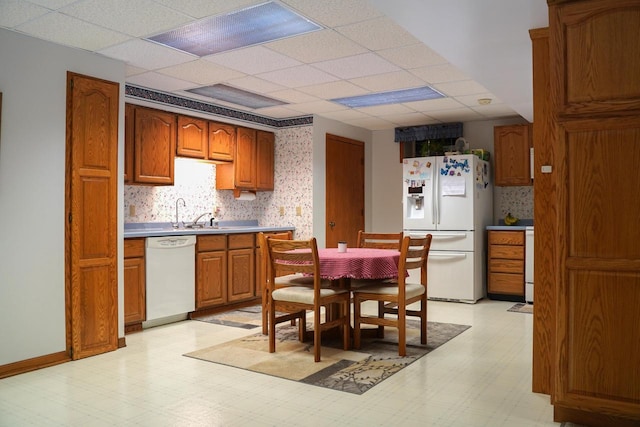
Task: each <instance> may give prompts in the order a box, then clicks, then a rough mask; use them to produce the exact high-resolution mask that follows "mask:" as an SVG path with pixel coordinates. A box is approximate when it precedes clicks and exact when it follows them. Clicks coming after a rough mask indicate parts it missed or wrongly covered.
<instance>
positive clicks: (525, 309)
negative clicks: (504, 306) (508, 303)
mask: <svg viewBox="0 0 640 427" xmlns="http://www.w3.org/2000/svg"><path fill="white" fill-rule="evenodd" d="M507 311H513V312H514V313H528V314H533V304H525V303H523V302H519V303H517V304H514V305H513V306H512V307H511V308H510V309H508V310H507Z"/></svg>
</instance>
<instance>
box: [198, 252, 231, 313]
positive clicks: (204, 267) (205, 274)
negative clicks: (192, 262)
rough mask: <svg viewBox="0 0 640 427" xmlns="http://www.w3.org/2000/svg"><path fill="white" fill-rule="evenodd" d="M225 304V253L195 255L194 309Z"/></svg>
mask: <svg viewBox="0 0 640 427" xmlns="http://www.w3.org/2000/svg"><path fill="white" fill-rule="evenodd" d="M226 302H227V252H226V251H213V252H198V253H197V254H196V309H202V308H206V307H212V306H216V305H221V304H224V303H226Z"/></svg>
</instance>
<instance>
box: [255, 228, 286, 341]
mask: <svg viewBox="0 0 640 427" xmlns="http://www.w3.org/2000/svg"><path fill="white" fill-rule="evenodd" d="M264 236H268V237H272V238H274V239H281V240H291V239H293V232H292V231H283V232H281V233H268V234H265V233H262V232H260V233H258V246H259V247H260V257H261V260H260V264H259V265H260V279H259V280H258V283H260V286H262V290H261V294H262V334H263V335H267V334H268V333H269V285H268V283H267V281H268V280H269V269H270V267H269V262H268V254H267V245H266V244H263V240H264ZM281 286H286V282H285V283H282V284H281ZM291 323H292V325H295V319H293V320H292V321H291Z"/></svg>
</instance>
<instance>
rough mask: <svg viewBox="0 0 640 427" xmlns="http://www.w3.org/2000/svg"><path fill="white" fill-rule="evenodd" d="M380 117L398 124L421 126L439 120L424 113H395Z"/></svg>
mask: <svg viewBox="0 0 640 427" xmlns="http://www.w3.org/2000/svg"><path fill="white" fill-rule="evenodd" d="M380 117H381V118H382V119H384V120H387V121H389V122H392V123H394V124H395V125H397V126H420V125H429V124H433V123H438V122H439V120H436V119H434V118H432V117H429V116H427V115H426V114H422V113H408V114H394V115H389V116H380Z"/></svg>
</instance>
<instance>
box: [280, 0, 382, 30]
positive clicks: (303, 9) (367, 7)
mask: <svg viewBox="0 0 640 427" xmlns="http://www.w3.org/2000/svg"><path fill="white" fill-rule="evenodd" d="M281 1H282V3H285V4H287V5H289V6H291V8H292V9H294V10H297V11H298V12H299V13H300V14H302V15H304V16H306V17H307V18H309V19H311V20H312V21H315V22H316V23H317V24H322V25H326V26H328V27H339V26H342V25H346V24H351V23H354V22H360V21H363V20H366V19H371V18H376V17H378V16H382V14H381V13H380V11H378V9H376V8H375V7H373V6H371V4H370V3H369V2H368V1H367V0H348V1H345V0H322V1H318V0H281Z"/></svg>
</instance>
